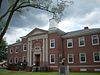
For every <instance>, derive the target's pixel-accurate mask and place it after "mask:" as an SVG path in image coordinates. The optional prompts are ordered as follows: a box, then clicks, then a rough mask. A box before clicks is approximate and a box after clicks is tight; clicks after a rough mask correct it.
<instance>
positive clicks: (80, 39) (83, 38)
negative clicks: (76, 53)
mask: <svg viewBox="0 0 100 75" xmlns="http://www.w3.org/2000/svg"><path fill="white" fill-rule="evenodd" d="M78 41H79V47H83V46H85V37H79V38H78ZM80 41H84V44H83V45H80Z"/></svg>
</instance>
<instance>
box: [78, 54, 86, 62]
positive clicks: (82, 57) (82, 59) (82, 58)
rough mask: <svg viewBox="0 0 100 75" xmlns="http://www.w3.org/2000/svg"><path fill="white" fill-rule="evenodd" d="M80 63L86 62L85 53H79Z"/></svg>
mask: <svg viewBox="0 0 100 75" xmlns="http://www.w3.org/2000/svg"><path fill="white" fill-rule="evenodd" d="M79 57H80V63H86V53H80V55H79Z"/></svg>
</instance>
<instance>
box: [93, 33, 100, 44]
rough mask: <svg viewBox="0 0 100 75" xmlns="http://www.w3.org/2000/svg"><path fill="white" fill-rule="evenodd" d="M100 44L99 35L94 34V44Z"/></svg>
mask: <svg viewBox="0 0 100 75" xmlns="http://www.w3.org/2000/svg"><path fill="white" fill-rule="evenodd" d="M98 44H99V37H98V35H92V45H98Z"/></svg>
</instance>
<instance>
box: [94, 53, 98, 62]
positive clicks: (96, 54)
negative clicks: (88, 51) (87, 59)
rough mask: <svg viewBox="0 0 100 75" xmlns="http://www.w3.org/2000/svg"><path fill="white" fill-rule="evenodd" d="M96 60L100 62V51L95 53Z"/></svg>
mask: <svg viewBox="0 0 100 75" xmlns="http://www.w3.org/2000/svg"><path fill="white" fill-rule="evenodd" d="M93 56H94V62H100V52H95V53H93Z"/></svg>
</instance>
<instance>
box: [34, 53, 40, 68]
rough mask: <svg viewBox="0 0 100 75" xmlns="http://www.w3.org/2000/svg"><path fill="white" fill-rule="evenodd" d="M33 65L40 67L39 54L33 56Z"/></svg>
mask: <svg viewBox="0 0 100 75" xmlns="http://www.w3.org/2000/svg"><path fill="white" fill-rule="evenodd" d="M35 65H36V66H40V54H35Z"/></svg>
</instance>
